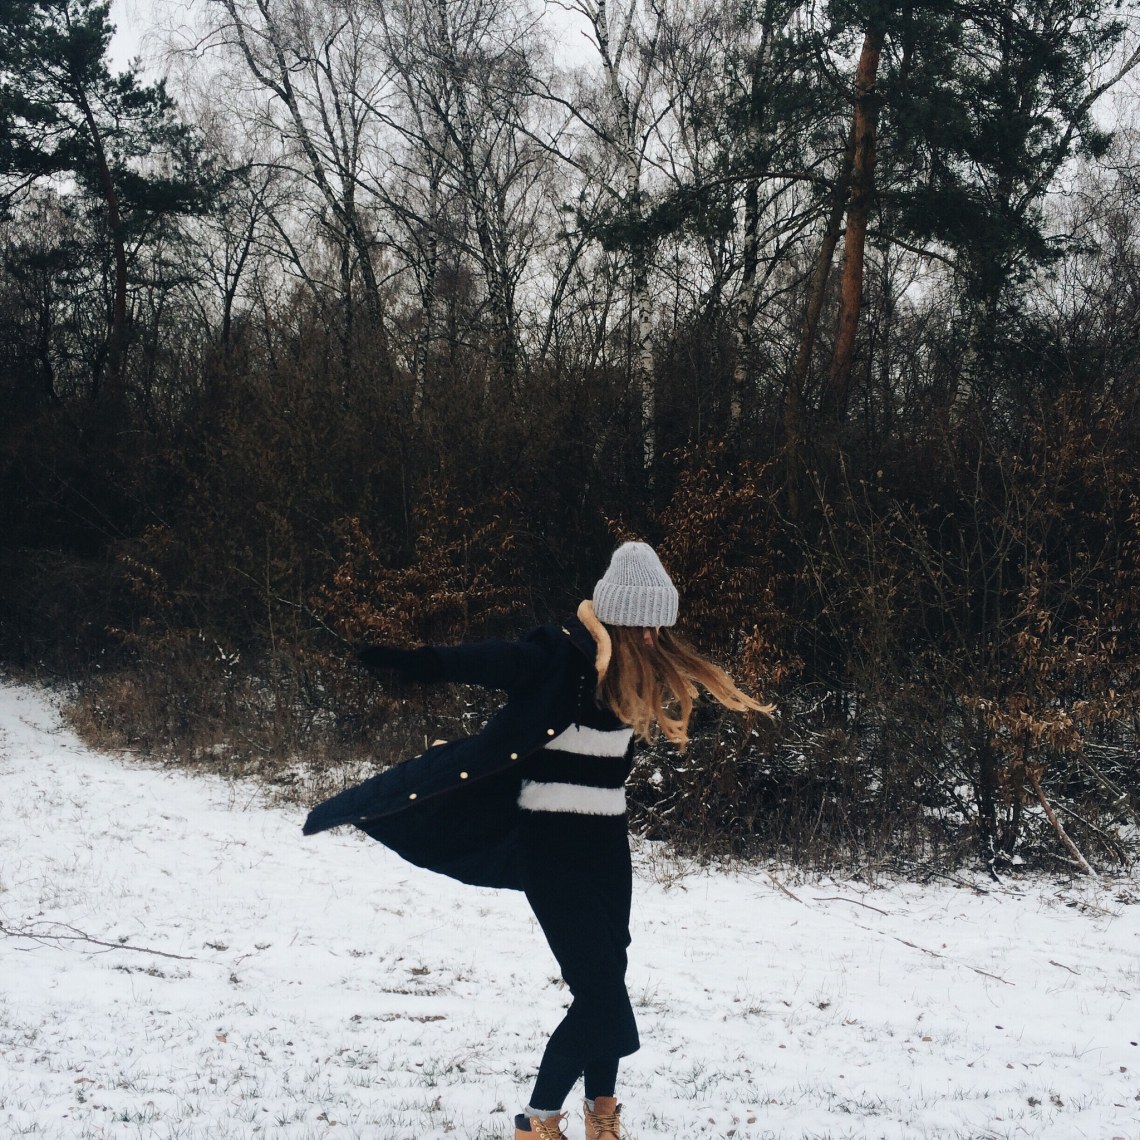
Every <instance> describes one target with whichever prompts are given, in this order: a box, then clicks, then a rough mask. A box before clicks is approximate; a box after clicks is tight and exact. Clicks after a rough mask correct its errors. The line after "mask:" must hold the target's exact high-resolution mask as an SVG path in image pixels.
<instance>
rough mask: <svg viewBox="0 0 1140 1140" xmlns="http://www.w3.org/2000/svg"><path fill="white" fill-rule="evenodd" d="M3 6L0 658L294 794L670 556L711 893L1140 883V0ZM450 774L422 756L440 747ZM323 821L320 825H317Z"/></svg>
mask: <svg viewBox="0 0 1140 1140" xmlns="http://www.w3.org/2000/svg"><path fill="white" fill-rule="evenodd" d="M553 12H554V9H551V10H548V11H543V10H540V9H539V8H537V7H534V6H531V5H526V4H522V3H517V2H508V0H323V2H322V3H316V2H315V0H205V2H204V3H202V4H201V5H200V6H199V7H198V8H196V9H194V10H193V22H192V23H191V24H187V23H182V24H177V23H172V25H171V28H170V30H169V31H168V32H167V33H166V35H165V36H164V38H163V46H162V53H161V56H160V58H161V61H162V65H161V70H162V72H163V77H162V78H161V79H159V78H156V77H155V75H156V69H155V67H154V66H153V64H152V65H151V66H149V67H148V68H147V69H144V68H143V67H142V65H141V64H132V65H131V66H129V67H127V68H125V69H123V70H120V69H118V68H116V67H115V66H113V65H112V63H111V62H110V54H109V45H110V41H111V35H112V31H113V20H112V12H111V9H110V6H109V4H106V3H98V2H96V0H0V254H2V257H0V401H2V407H3V418H2V422H0V661H2V662H3V663H4V667H5V668H6V669H9V670H12V671H13V672H15V673H17V674H18V675H21V676H28V677H37V678H42V679H44V680H47V681H50V682H52V683H53V684H61V685H66V686H69V690H68V691H69V692H70V694H71V698H70V699H71V716H72V718H73V721H74V722H75V723H76V724H78V725H79V726H80V727H81V729H82V730H83V731H84V732H85V734H86V735H87V737H88V738H89V739H91V740H93V741H95V742H96V743H98V744H100V745H101V746H105V747H108V748H122V749H126V750H129V751H133V752H141V753H144V754H147V755H150V756H155V757H160V758H164V759H167V760H171V761H173V760H177V761H178V762H180V763H183V764H188V765H191V766H195V767H201V768H202V769H204V770H209V771H223V772H235V773H236V772H241V773H251V772H252V773H256V774H258V775H261V776H263V777H264V778H265V780H266V781H267V783H268V784H269V785H270V786H273V787H275V788H277V789H279V791H280V793H281V794H282V795H283V796H288V795H290V794H294V795H296V794H299V793H298V792H297V791H296V789H297V787H299V786H302V785H304V786H308V785H307V783H306V780H307V779H308V777H306V780H303V779H302V778H301V777H300V776H299V775H298V773H299V772H300V771H302V770H303V771H305V772H309V773H311V772H317V773H319V774H323V775H322V778H324V779H326V780H327V781H328V782H330V784H335V783H336V781H337V780H338V779H341V778H342V777H340V776H338V773H339V772H341V770H342V768H343V766H344V765H348V764H354V763H362V762H363V763H378V764H386V763H389V762H392V761H394V760H396V759H398V758H400V757H401V756H403V755H407V754H409V753H410V752H412V751H415V750H416V748H417V747H422V746H423V745H422V742H423V739H424V737H425V735H427V736H429V738H430V737H431V736H435V735H442V736H445V737H446V736H449V735H453V734H454V733H456V732H461V731H465V730H467V729H473V728H474V727H477V726H478V724H479V722H480V721H481V719H482V718H484V717H485V716H486V715H487V713H488V711H489V710H490V708H491V707H492V704H490V703H488V701H490V702H493V701H494V697H493V696H492V697H490V698H488V697H486V696H484V695H480V694H477V693H474V692H469V691H454V692H450V693H448V694H446V695H444V696H440V695H438V694H436V695H434V696H426V695H420V694H415V693H406V692H394V691H389V690H387V689H385V688H384V687H383V686H380V687H378V686H377V685H376V683H375V682H374V680H372V679H371V678H370V677H368V676H367V675H363V674H362V673H361V671H360V670H359V669H358V668H357V667H356V666H355V665H354V663H353V658H352V650H353V647H354V646H357V645H359V644H361V643H364V642H368V641H370V640H372V641H375V640H379V641H388V642H392V643H394V644H399V645H415V644H420V643H423V642H433V641H434V642H450V641H459V640H462V639H471V638H479V637H491V636H516V635H518V634H519V633H521V632H522V631H523V630H525V629H527V628H529V627H530V626H532V625H535V624H538V623H542V622H547V621H553V620H558V619H559V617H560V615H563V614H565V613H568V612H572V611H573V608H574V607H575V606H576V604H577V602H578V600H579V599H580V598H583V597H588V596H589V594H590V591H591V589H592V586H593V583H594V581H595V579H596V578H597V577H598V576H599V575H600V573H601V571H602V570H603V569H604V567H605V564H606V561H607V559H608V557H609V553H610V551H611V550H612V548H613V546H614V545H615V543H616V542H617V541H619V540H621V539H626V538H643V539H645V540H647V541H650V542H652V543H654V544H655V546H656V547H657V549H658V550H659V552H660V554H661V557H662V560H663V562H664V564H665V565H666V567H667V568H668V569H669V571H670V573H671V574H672V576H673V578H674V580H675V581H676V582H677V584H678V587H679V588H680V591H681V598H682V603H681V612H682V619H681V620H682V631H683V632H684V633H685V634H686V636H688V637H689V638H690V639H691V640H693V641H694V642H695V643H696V644H698V645H700V646H701V647H702V648H704V649H705V650H707V651H708V652H710V653H711V654H712V655H713V656H714V657H715V658H716V659H717V660H718V661H721V662H723V663H724V664H725V665H726V666H727V667H728V668H729V669H730V670H731V671H732V672H733V674H734V676H736V677H737V678H738V679H739V681H740V682H741V684H742V685H743V686H744V687H746V688H748V689H749V690H751V691H753V692H755V693H757V694H758V695H762V696H763V697H764V698H765V699H770V700H772V701H773V702H775V704H776V705H777V706H778V713H777V716H776V718H775V719H774V720H773V721H771V722H769V721H767V720H766V719H765V718H762V717H760V718H754V719H752V720H745V719H742V718H739V717H736V716H735V715H727V714H726V715H724V716H722V715H720V714H718V713H714V712H712V711H710V710H707V709H706V710H705V712H704V714H703V718H702V719H701V721H700V723H699V725H698V728H699V731H698V732H697V733H696V735H695V738H694V741H693V743H692V745H691V746H690V748H689V750H688V751H687V752H686V753H685V754H684V755H679V754H678V753H677V752H676V751H675V750H673V749H671V748H668V747H666V746H664V745H654V746H652V747H651V748H649V749H648V750H647V751H646V752H645V753H644V754H643V757H642V759H641V761H640V763H639V766H638V768H637V770H636V772H635V776H634V782H633V785H632V787H631V798H632V802H633V805H634V806H633V812H634V822H635V825H636V827H637V828H638V829H639V830H640V831H641V832H642V833H643V834H645V835H646V836H648V837H650V838H661V839H667V840H669V841H670V842H672V843H673V844H675V845H676V846H677V847H679V848H680V849H682V850H686V851H690V852H695V853H698V854H701V855H703V856H706V857H714V858H721V857H730V858H737V857H743V858H755V857H764V858H767V857H778V858H786V859H788V860H789V861H791V862H794V863H797V864H799V865H802V866H807V867H816V868H828V869H830V868H836V867H841V868H843V869H845V870H847V871H849V872H851V871H854V872H860V871H867V872H871V871H875V870H878V869H891V870H897V871H902V872H904V873H913V874H935V873H941V872H945V871H947V870H951V869H953V868H954V867H956V866H960V865H965V864H972V865H981V866H984V867H987V868H988V869H989V870H990V871H991V872H992V873H994V874H999V873H1003V872H1004V871H1006V870H1009V869H1011V868H1015V867H1018V866H1024V865H1032V866H1041V867H1046V868H1049V869H1051V870H1057V869H1059V870H1061V871H1073V872H1075V873H1087V874H1094V873H1104V872H1107V871H1111V870H1112V869H1113V868H1114V867H1119V866H1122V865H1126V864H1128V863H1129V862H1130V860H1131V859H1132V858H1133V857H1134V855H1135V853H1136V850H1137V846H1138V840H1140V826H1138V825H1140V817H1138V813H1140V119H1138V118H1137V108H1138V107H1140V102H1138V95H1140V86H1138V84H1137V78H1138V76H1140V66H1138V65H1140V7H1138V6H1137V4H1136V3H1135V0H569V3H567V4H566V5H565V6H560V7H558V9H557V16H558V19H557V21H555V20H554V19H553V16H552V13H553ZM417 742H418V743H417ZM291 788H292V789H293V791H292V792H291V791H290V789H291Z"/></svg>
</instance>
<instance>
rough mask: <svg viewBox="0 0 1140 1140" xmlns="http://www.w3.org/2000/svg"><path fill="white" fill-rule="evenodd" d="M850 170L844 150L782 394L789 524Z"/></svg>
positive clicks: (795, 507)
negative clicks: (808, 387)
mask: <svg viewBox="0 0 1140 1140" xmlns="http://www.w3.org/2000/svg"><path fill="white" fill-rule="evenodd" d="M850 170H851V149H850V147H848V150H847V154H846V155H845V156H844V160H843V165H842V167H841V168H840V171H839V174H838V176H837V178H836V181H835V186H834V188H833V189H832V198H831V209H830V211H829V212H828V215H827V226H826V228H825V229H824V231H823V241H822V242H821V243H820V246H819V253H818V254H816V259H815V268H814V269H813V270H812V275H811V281H810V283H809V285H808V295H807V305H806V307H805V309H804V320H803V325H802V326H801V327H800V342H799V346H798V347H797V349H796V359H795V362H794V363H793V364H792V371H791V374H790V375H789V377H788V387H787V390H786V391H785V393H784V494H785V498H786V502H787V511H788V517H789V518H790V519H792V520H793V521H794V520H796V519H797V518H799V510H800V481H801V477H802V474H803V435H804V429H803V409H804V389H805V387H806V385H807V375H808V369H809V368H810V367H811V358H812V354H813V352H814V350H815V336H816V332H817V330H818V329H819V318H820V315H821V314H822V312H823V299H824V296H825V295H826V293H827V282H828V280H829V279H830V277H831V263H832V260H833V259H834V257H835V247H836V246H837V245H838V244H839V234H840V232H841V230H842V226H843V209H844V207H845V206H846V204H847V190H848V186H849V179H850Z"/></svg>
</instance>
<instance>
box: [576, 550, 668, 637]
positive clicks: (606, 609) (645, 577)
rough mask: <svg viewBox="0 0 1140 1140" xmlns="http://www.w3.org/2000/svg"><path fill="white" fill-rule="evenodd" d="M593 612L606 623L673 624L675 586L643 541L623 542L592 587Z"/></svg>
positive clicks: (654, 554) (635, 624)
mask: <svg viewBox="0 0 1140 1140" xmlns="http://www.w3.org/2000/svg"><path fill="white" fill-rule="evenodd" d="M594 613H595V614H596V615H597V618H598V620H599V621H601V622H605V623H606V625H632V626H651V627H656V626H660V625H675V624H676V622H677V587H676V586H674V585H673V582H672V579H671V578H670V577H669V575H668V573H667V572H666V570H665V567H664V566H662V565H661V559H660V558H658V557H657V553H656V551H655V550H654V549H653V547H652V546H650V545H649V544H648V543H645V542H623V543H622V544H621V546H619V547H618V548H617V550H615V551H614V553H613V557H612V558H611V559H610V565H609V568H608V569H607V570H606V572H605V574H603V575H602V577H601V578H599V579H598V582H597V584H596V585H595V586H594Z"/></svg>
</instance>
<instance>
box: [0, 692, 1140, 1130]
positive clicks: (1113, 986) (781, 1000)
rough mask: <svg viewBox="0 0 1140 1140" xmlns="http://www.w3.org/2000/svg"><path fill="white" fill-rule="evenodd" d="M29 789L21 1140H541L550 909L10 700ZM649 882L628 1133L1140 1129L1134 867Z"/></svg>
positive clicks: (1, 976)
mask: <svg viewBox="0 0 1140 1140" xmlns="http://www.w3.org/2000/svg"><path fill="white" fill-rule="evenodd" d="M0 788H2V789H3V792H2V810H0V926H2V927H3V933H2V934H0V1138H2V1140H9V1138H10V1137H19V1136H30V1137H51V1138H61V1140H81V1138H82V1140H86V1138H90V1140H95V1138H99V1140H111V1138H114V1140H120V1138H122V1140H127V1138H132V1140H135V1138H138V1140H151V1138H154V1140H228V1138H233V1140H252V1138H254V1137H258V1138H261V1137H274V1138H280V1140H310V1138H318V1137H319V1138H323V1137H330V1138H336V1140H352V1138H357V1137H359V1138H361V1140H431V1138H436V1137H439V1138H444V1137H451V1138H463V1140H485V1138H490V1137H497V1138H507V1140H509V1138H511V1137H512V1136H513V1133H512V1131H511V1120H510V1116H511V1114H512V1113H513V1112H514V1111H516V1110H517V1108H518V1107H519V1106H520V1105H521V1103H523V1102H524V1101H525V1098H526V1095H527V1093H528V1092H529V1087H530V1079H531V1077H532V1075H533V1066H534V1065H535V1062H536V1060H537V1058H538V1055H539V1053H540V1051H541V1048H542V1045H543V1042H544V1039H545V1034H546V1033H547V1031H548V1030H549V1029H550V1028H552V1027H553V1025H554V1024H555V1023H556V1022H557V1020H558V1018H559V1016H560V1009H561V1007H562V1006H563V1004H564V1003H565V1002H566V1000H567V995H566V993H565V991H564V990H563V989H561V988H560V985H559V983H558V979H557V977H556V976H555V975H556V969H555V966H554V962H553V960H552V959H551V958H550V956H549V952H548V951H547V949H546V946H545V944H544V942H543V940H542V936H541V933H540V932H539V930H538V929H537V927H536V925H535V923H534V922H533V921H532V920H531V918H530V916H529V913H528V911H527V908H526V903H525V901H524V900H523V899H522V898H521V897H520V896H516V895H514V894H510V893H502V894H497V893H495V892H490V891H482V890H476V889H473V888H467V887H462V886H460V885H459V884H454V883H451V882H450V881H448V880H445V879H442V878H438V877H436V876H433V875H431V874H429V873H427V872H424V871H419V870H417V869H415V868H412V867H409V866H407V865H405V864H403V863H401V862H400V861H399V860H398V859H397V858H396V857H395V856H393V855H391V854H390V853H388V852H387V851H386V850H384V849H383V848H382V847H380V846H379V845H378V844H375V843H372V842H370V841H367V840H364V839H363V838H359V837H358V836H357V835H356V834H355V833H353V834H348V833H342V832H336V833H333V834H331V835H322V836H317V837H315V838H313V839H308V840H302V838H301V833H300V824H301V813H300V812H299V811H282V810H279V809H269V808H266V807H265V806H263V805H262V804H261V802H260V800H259V795H258V792H257V791H256V790H255V789H254V788H251V787H248V786H235V785H230V784H224V783H222V782H220V781H217V780H214V779H207V778H197V779H195V778H190V777H188V776H186V775H184V774H182V773H179V772H169V771H161V770H156V769H154V768H148V767H143V766H140V765H138V764H135V763H132V762H130V761H127V760H123V759H116V758H108V757H105V756H101V755H97V754H94V753H92V752H90V751H88V750H86V749H85V748H84V747H83V746H82V745H81V744H80V743H79V742H78V741H77V740H76V738H75V737H74V736H73V735H72V734H71V733H70V732H68V731H67V730H66V729H64V728H62V727H61V725H60V722H59V717H58V714H57V712H56V711H55V709H54V707H53V705H52V703H51V701H50V700H49V699H48V698H46V697H45V696H44V695H43V694H41V693H39V692H37V691H34V690H32V689H27V688H19V687H14V686H6V687H0ZM638 860H639V870H638V882H637V884H636V887H635V898H634V915H633V935H634V943H633V947H632V951H631V963H632V964H631V972H630V989H631V993H632V994H633V997H634V1004H635V1007H636V1009H637V1012H638V1018H639V1021H640V1026H641V1032H642V1039H643V1042H644V1044H643V1047H642V1050H641V1052H640V1053H638V1054H637V1055H636V1056H634V1057H632V1058H629V1059H628V1060H627V1061H626V1063H625V1065H624V1067H623V1070H622V1078H621V1089H620V1090H619V1091H620V1093H621V1099H622V1100H623V1101H624V1103H625V1106H626V1108H625V1117H626V1120H627V1122H628V1132H629V1135H630V1137H631V1138H632V1140H639V1138H646V1137H675V1138H689V1137H696V1136H702V1137H726V1138H727V1137H735V1138H737V1140H744V1138H761V1137H781V1138H789V1140H792V1138H795V1140H800V1138H806V1137H812V1138H822V1137H829V1138H836V1140H837V1138H841V1137H853V1138H854V1137H860V1138H861V1137H867V1138H879V1137H890V1138H904V1140H906V1138H912V1137H914V1138H919V1137H922V1138H930V1140H933V1138H935V1137H945V1138H950V1137H955V1138H960V1140H964V1138H969V1140H980V1138H997V1137H1003V1138H1004V1137H1008V1138H1010V1140H1013V1138H1024V1137H1039V1138H1045V1137H1048V1138H1052V1140H1075V1138H1078V1137H1089V1138H1095V1140H1111V1138H1113V1137H1121V1138H1125V1140H1137V1138H1140V1046H1138V1045H1137V1040H1138V1039H1140V999H1138V997H1137V991H1138V990H1140V882H1138V881H1137V880H1136V879H1135V878H1133V879H1130V880H1121V879H1116V880H1112V881H1105V882H1104V883H1102V884H1101V885H1100V886H1095V885H1080V886H1068V887H1066V886H1063V885H1059V884H1057V883H1053V882H1047V881H1029V882H1019V883H1012V882H1011V883H1008V884H1006V885H1004V886H997V885H995V884H991V883H989V882H985V881H982V880H979V881H978V888H980V889H973V888H971V887H970V886H968V885H964V883H954V882H946V883H944V884H943V885H939V886H934V887H929V886H927V887H915V886H907V885H903V886H890V887H887V888H883V889H876V890H868V889H866V888H865V887H864V886H862V885H859V884H852V883H843V882H809V883H806V884H805V883H797V884H793V885H790V886H789V888H788V893H785V891H784V890H782V889H781V888H780V887H779V886H778V885H777V883H776V881H775V880H774V878H773V877H772V876H770V875H769V874H768V873H767V871H765V870H764V869H757V870H755V871H754V872H753V873H750V874H732V875H725V874H710V873H706V872H702V871H688V872H686V873H684V874H677V873H675V868H669V870H670V871H671V872H674V873H671V874H669V875H663V874H662V863H661V861H660V858H659V857H657V856H654V854H653V853H652V852H651V851H649V850H648V849H646V848H643V849H641V850H639V853H638ZM779 877H780V878H781V879H783V878H784V876H783V875H780V876H779ZM793 895H794V897H793ZM569 1134H570V1136H571V1137H572V1138H575V1140H577V1138H580V1137H581V1136H582V1123H581V1114H580V1112H578V1111H575V1112H574V1113H572V1115H571V1118H570V1126H569Z"/></svg>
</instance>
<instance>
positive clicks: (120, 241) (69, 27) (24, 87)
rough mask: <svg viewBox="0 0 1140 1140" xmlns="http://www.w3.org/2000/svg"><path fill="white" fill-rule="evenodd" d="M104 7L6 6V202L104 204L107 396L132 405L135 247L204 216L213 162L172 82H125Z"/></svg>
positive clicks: (0, 105)
mask: <svg viewBox="0 0 1140 1140" xmlns="http://www.w3.org/2000/svg"><path fill="white" fill-rule="evenodd" d="M109 13H110V5H109V3H100V2H98V0H0V179H2V180H3V183H2V186H3V189H2V191H0V204H2V205H3V206H5V207H8V208H10V207H11V205H12V204H13V202H14V201H16V200H18V198H19V196H20V195H21V193H22V192H23V191H26V190H27V189H28V188H29V187H31V186H32V185H34V184H35V183H37V182H43V181H54V182H55V183H56V184H57V185H62V186H64V187H67V186H71V187H72V188H73V189H74V190H75V191H76V192H79V193H84V194H88V195H91V196H92V197H93V198H94V199H95V200H96V201H98V202H99V203H100V204H101V213H102V216H103V219H104V221H105V224H106V232H107V239H108V240H109V243H110V247H111V259H112V262H113V274H112V278H113V285H112V288H111V297H110V305H109V309H110V312H109V316H108V331H107V339H106V348H105V352H104V356H103V360H102V362H101V364H100V366H99V367H98V369H97V374H96V375H95V376H94V377H93V378H92V379H93V383H94V389H95V391H96V392H97V393H98V392H102V393H103V394H104V395H105V396H106V397H107V398H108V399H109V400H111V401H113V402H116V403H117V402H119V401H121V399H122V398H123V396H124V358H125V352H126V336H127V286H128V268H129V253H128V247H129V244H130V242H131V239H132V238H138V237H141V236H143V235H145V233H146V232H147V230H148V229H149V228H150V227H151V226H153V224H154V222H155V221H156V220H157V219H158V218H159V217H161V216H163V215H171V214H186V213H192V212H197V211H201V210H204V209H205V208H206V204H207V202H208V200H209V192H210V184H211V175H210V172H209V170H208V164H207V163H206V162H205V161H204V159H203V156H202V154H201V152H200V149H199V147H198V146H197V144H196V142H195V140H194V138H193V135H192V134H191V132H190V130H189V128H188V127H186V126H185V125H184V124H183V123H181V122H180V121H179V119H178V117H177V115H176V113H175V105H174V101H173V100H172V99H171V97H170V96H169V95H168V94H167V92H166V87H165V84H164V83H163V82H161V81H160V82H157V83H153V84H144V83H143V82H141V80H140V77H139V72H138V67H137V65H132V66H131V67H130V68H128V69H127V70H126V71H123V72H119V73H118V74H114V73H112V71H111V68H110V65H109V62H108V58H107V56H108V48H109V46H110V42H111V36H112V35H113V34H114V31H115V28H114V25H113V24H112V23H111V22H110V18H109Z"/></svg>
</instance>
